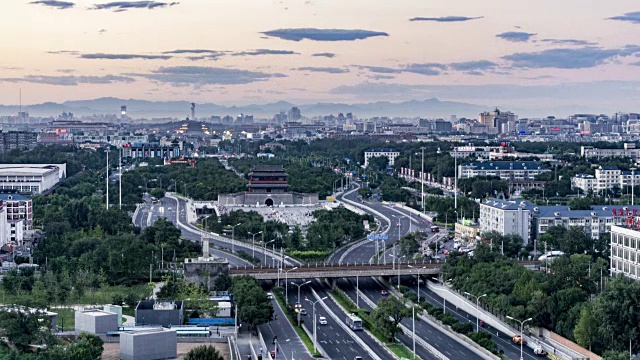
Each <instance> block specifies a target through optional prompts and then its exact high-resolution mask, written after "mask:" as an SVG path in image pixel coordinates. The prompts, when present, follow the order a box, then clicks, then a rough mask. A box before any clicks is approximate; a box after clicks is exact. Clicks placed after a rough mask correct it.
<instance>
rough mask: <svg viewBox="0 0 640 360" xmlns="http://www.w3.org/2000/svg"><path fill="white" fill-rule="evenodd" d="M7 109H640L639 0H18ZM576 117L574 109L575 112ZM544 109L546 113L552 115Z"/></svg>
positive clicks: (5, 43) (2, 86) (4, 40)
mask: <svg viewBox="0 0 640 360" xmlns="http://www.w3.org/2000/svg"><path fill="white" fill-rule="evenodd" d="M0 6H2V7H3V9H2V13H3V14H4V15H5V16H4V17H3V21H2V22H0V33H1V34H3V36H1V37H0V55H1V56H0V103H2V104H7V105H9V104H11V105H13V104H17V103H18V101H19V95H18V94H19V92H20V89H22V102H23V104H36V103H42V102H48V101H51V102H63V101H67V100H81V99H92V98H99V97H119V98H125V99H128V98H133V99H146V100H155V101H166V100H188V101H194V102H210V103H217V104H224V105H244V104H251V103H257V104H260V103H268V102H274V101H280V100H285V101H290V102H294V103H300V104H308V103H315V102H343V103H366V102H374V101H382V100H384V101H394V102H396V101H405V100H412V99H416V100H424V99H428V98H438V99H440V100H447V101H461V102H468V103H473V104H480V105H486V106H488V107H493V106H500V107H502V108H509V107H517V108H527V109H532V111H535V109H540V111H541V112H542V111H549V110H551V109H562V108H563V107H568V106H584V107H585V109H587V108H588V109H602V112H606V111H627V112H633V111H640V91H638V90H640V3H638V1H637V0H615V1H602V0H561V1H558V0H535V1H534V0H527V1H525V0H515V1H514V0H484V1H478V0H446V1H445V0H394V1H391V0H348V1H345V0H182V1H175V2H174V1H109V0H64V1H54V0H40V1H37V0H31V1H29V0H3V1H2V3H1V4H0ZM559 111H560V110H559ZM540 115H542V114H540Z"/></svg>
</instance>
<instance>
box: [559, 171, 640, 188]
mask: <svg viewBox="0 0 640 360" xmlns="http://www.w3.org/2000/svg"><path fill="white" fill-rule="evenodd" d="M571 185H572V186H573V187H574V188H578V189H581V190H583V191H584V192H585V193H588V192H590V191H592V192H594V193H598V192H600V191H603V190H611V189H613V188H614V187H617V188H618V189H623V188H624V187H626V186H632V185H640V171H635V170H633V171H622V170H620V169H618V168H617V167H615V166H600V167H599V168H597V169H596V174H595V176H594V175H589V174H577V175H576V176H574V177H572V178H571Z"/></svg>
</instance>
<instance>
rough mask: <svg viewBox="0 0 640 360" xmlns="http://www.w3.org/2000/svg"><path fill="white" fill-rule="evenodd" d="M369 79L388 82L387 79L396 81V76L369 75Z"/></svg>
mask: <svg viewBox="0 0 640 360" xmlns="http://www.w3.org/2000/svg"><path fill="white" fill-rule="evenodd" d="M367 77H368V78H369V79H373V80H387V79H395V76H392V75H381V74H376V75H369V76H367Z"/></svg>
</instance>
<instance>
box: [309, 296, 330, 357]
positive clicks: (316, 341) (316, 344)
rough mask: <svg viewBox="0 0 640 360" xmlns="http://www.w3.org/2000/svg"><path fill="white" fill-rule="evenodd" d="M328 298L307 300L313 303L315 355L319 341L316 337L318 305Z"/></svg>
mask: <svg viewBox="0 0 640 360" xmlns="http://www.w3.org/2000/svg"><path fill="white" fill-rule="evenodd" d="M326 298H327V297H326V296H325V297H323V298H322V299H320V300H316V301H312V300H309V299H307V301H308V302H310V303H311V307H312V308H313V353H314V354H315V353H317V352H318V340H317V337H316V303H317V302H320V301H324V299H326Z"/></svg>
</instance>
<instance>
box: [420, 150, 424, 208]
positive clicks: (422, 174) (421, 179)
mask: <svg viewBox="0 0 640 360" xmlns="http://www.w3.org/2000/svg"><path fill="white" fill-rule="evenodd" d="M420 149H422V168H421V169H420V187H421V188H422V194H421V200H422V212H423V213H424V212H425V210H424V147H422V148H420Z"/></svg>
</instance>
